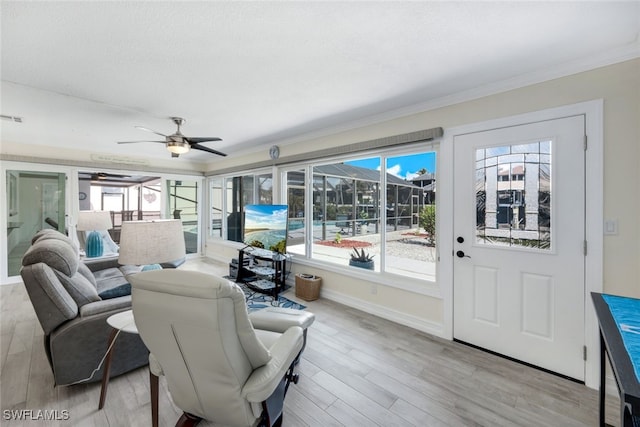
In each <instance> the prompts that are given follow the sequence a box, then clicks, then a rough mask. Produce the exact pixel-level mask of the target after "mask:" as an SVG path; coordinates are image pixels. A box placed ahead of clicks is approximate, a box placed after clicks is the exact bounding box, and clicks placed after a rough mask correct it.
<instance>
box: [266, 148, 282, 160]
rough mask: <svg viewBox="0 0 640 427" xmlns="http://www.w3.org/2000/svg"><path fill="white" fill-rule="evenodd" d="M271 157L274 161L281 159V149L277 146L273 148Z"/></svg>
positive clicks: (270, 150) (270, 149)
mask: <svg viewBox="0 0 640 427" xmlns="http://www.w3.org/2000/svg"><path fill="white" fill-rule="evenodd" d="M269 157H271V158H272V159H273V160H275V159H277V158H278V157H280V147H278V146H277V145H274V146H272V147H271V148H269Z"/></svg>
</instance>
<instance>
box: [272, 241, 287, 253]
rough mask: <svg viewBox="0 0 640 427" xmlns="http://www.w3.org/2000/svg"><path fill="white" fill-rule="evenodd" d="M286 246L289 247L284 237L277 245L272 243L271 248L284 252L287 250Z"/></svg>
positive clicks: (274, 250)
mask: <svg viewBox="0 0 640 427" xmlns="http://www.w3.org/2000/svg"><path fill="white" fill-rule="evenodd" d="M286 247H287V241H286V240H284V239H283V240H280V241H279V242H278V243H276V244H275V245H271V247H269V250H270V251H273V252H278V253H280V254H283V253H285V251H286Z"/></svg>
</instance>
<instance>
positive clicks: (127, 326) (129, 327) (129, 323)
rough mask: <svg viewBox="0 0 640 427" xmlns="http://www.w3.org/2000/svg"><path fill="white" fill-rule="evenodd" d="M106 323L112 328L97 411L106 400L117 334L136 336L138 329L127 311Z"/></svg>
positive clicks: (110, 318) (130, 311)
mask: <svg viewBox="0 0 640 427" xmlns="http://www.w3.org/2000/svg"><path fill="white" fill-rule="evenodd" d="M107 323H108V324H109V326H111V327H112V328H113V330H112V331H111V335H109V343H108V344H107V348H108V349H109V350H108V351H107V354H106V357H105V362H104V371H103V372H102V387H101V389H100V403H99V404H98V409H99V410H100V409H102V408H103V407H104V401H105V399H106V398H107V387H108V386H109V373H110V371H111V357H112V356H113V347H114V346H115V345H114V344H115V340H116V338H117V337H118V333H119V332H127V333H129V334H137V333H138V328H137V327H136V322H135V320H134V319H133V311H132V310H127V311H122V312H120V313H116V314H114V315H113V316H109V318H107Z"/></svg>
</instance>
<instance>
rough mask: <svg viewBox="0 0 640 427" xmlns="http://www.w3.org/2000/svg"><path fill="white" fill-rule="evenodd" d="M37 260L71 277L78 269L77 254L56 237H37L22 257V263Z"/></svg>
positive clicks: (30, 262) (25, 263) (35, 261)
mask: <svg viewBox="0 0 640 427" xmlns="http://www.w3.org/2000/svg"><path fill="white" fill-rule="evenodd" d="M39 262H42V263H45V264H47V265H48V266H49V267H51V268H53V269H54V270H58V271H59V272H61V273H63V274H65V275H67V276H69V277H71V276H73V275H74V274H75V273H76V272H77V271H78V263H79V262H80V260H79V258H78V254H76V253H75V251H74V250H73V248H72V247H71V246H70V245H69V244H68V243H67V242H65V241H63V240H59V239H56V238H51V239H44V240H43V239H39V240H38V241H37V242H36V243H35V244H34V245H33V246H31V247H30V248H29V249H28V250H27V252H26V253H25V254H24V257H22V265H23V266H27V265H32V264H37V263H39Z"/></svg>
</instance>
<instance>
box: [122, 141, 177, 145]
mask: <svg viewBox="0 0 640 427" xmlns="http://www.w3.org/2000/svg"><path fill="white" fill-rule="evenodd" d="M138 142H159V143H161V144H166V143H167V141H118V142H117V144H137V143H138Z"/></svg>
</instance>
